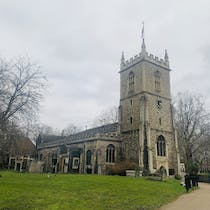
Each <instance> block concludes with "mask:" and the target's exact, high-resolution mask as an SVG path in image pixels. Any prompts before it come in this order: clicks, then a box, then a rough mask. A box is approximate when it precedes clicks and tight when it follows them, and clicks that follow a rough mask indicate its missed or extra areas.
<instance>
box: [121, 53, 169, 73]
mask: <svg viewBox="0 0 210 210" xmlns="http://www.w3.org/2000/svg"><path fill="white" fill-rule="evenodd" d="M143 60H146V61H148V62H151V63H154V64H156V65H159V66H162V67H163V68H167V69H169V61H168V55H167V51H166V52H165V58H164V59H162V58H159V57H157V56H154V55H153V54H148V53H147V52H146V51H142V52H140V53H139V54H137V55H135V56H133V57H131V58H130V59H129V60H125V59H121V66H120V71H123V70H125V69H127V68H129V67H131V66H133V65H135V64H137V63H139V62H141V61H143Z"/></svg>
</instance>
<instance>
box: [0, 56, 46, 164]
mask: <svg viewBox="0 0 210 210" xmlns="http://www.w3.org/2000/svg"><path fill="white" fill-rule="evenodd" d="M45 87H46V79H45V77H44V76H43V74H42V73H41V71H40V68H39V66H37V65H35V64H32V63H31V62H30V60H29V58H25V57H20V58H19V59H16V60H12V61H10V62H7V61H5V60H3V59H0V164H1V160H2V159H4V158H5V157H3V154H6V155H9V154H8V151H9V148H10V146H11V144H12V143H14V141H12V139H14V138H15V135H17V136H18V134H17V131H19V130H20V129H19V126H18V125H20V124H21V123H23V121H24V120H25V119H27V120H30V121H32V120H33V119H34V118H36V115H37V113H38V110H39V103H40V101H41V99H42V98H43V95H44V91H45ZM14 125H15V126H14ZM16 126H17V127H18V129H16V128H15V127H16ZM15 133H16V134H15Z"/></svg>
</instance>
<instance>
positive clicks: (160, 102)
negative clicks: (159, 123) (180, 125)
mask: <svg viewBox="0 0 210 210" xmlns="http://www.w3.org/2000/svg"><path fill="white" fill-rule="evenodd" d="M156 106H157V108H158V109H161V108H162V101H161V100H157V101H156Z"/></svg>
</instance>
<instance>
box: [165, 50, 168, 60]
mask: <svg viewBox="0 0 210 210" xmlns="http://www.w3.org/2000/svg"><path fill="white" fill-rule="evenodd" d="M164 59H165V61H166V62H168V52H167V50H165V56H164Z"/></svg>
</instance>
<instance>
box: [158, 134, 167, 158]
mask: <svg viewBox="0 0 210 210" xmlns="http://www.w3.org/2000/svg"><path fill="white" fill-rule="evenodd" d="M157 155H158V156H166V143H165V138H164V137H163V136H162V135H161V136H159V137H158V140H157Z"/></svg>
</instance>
